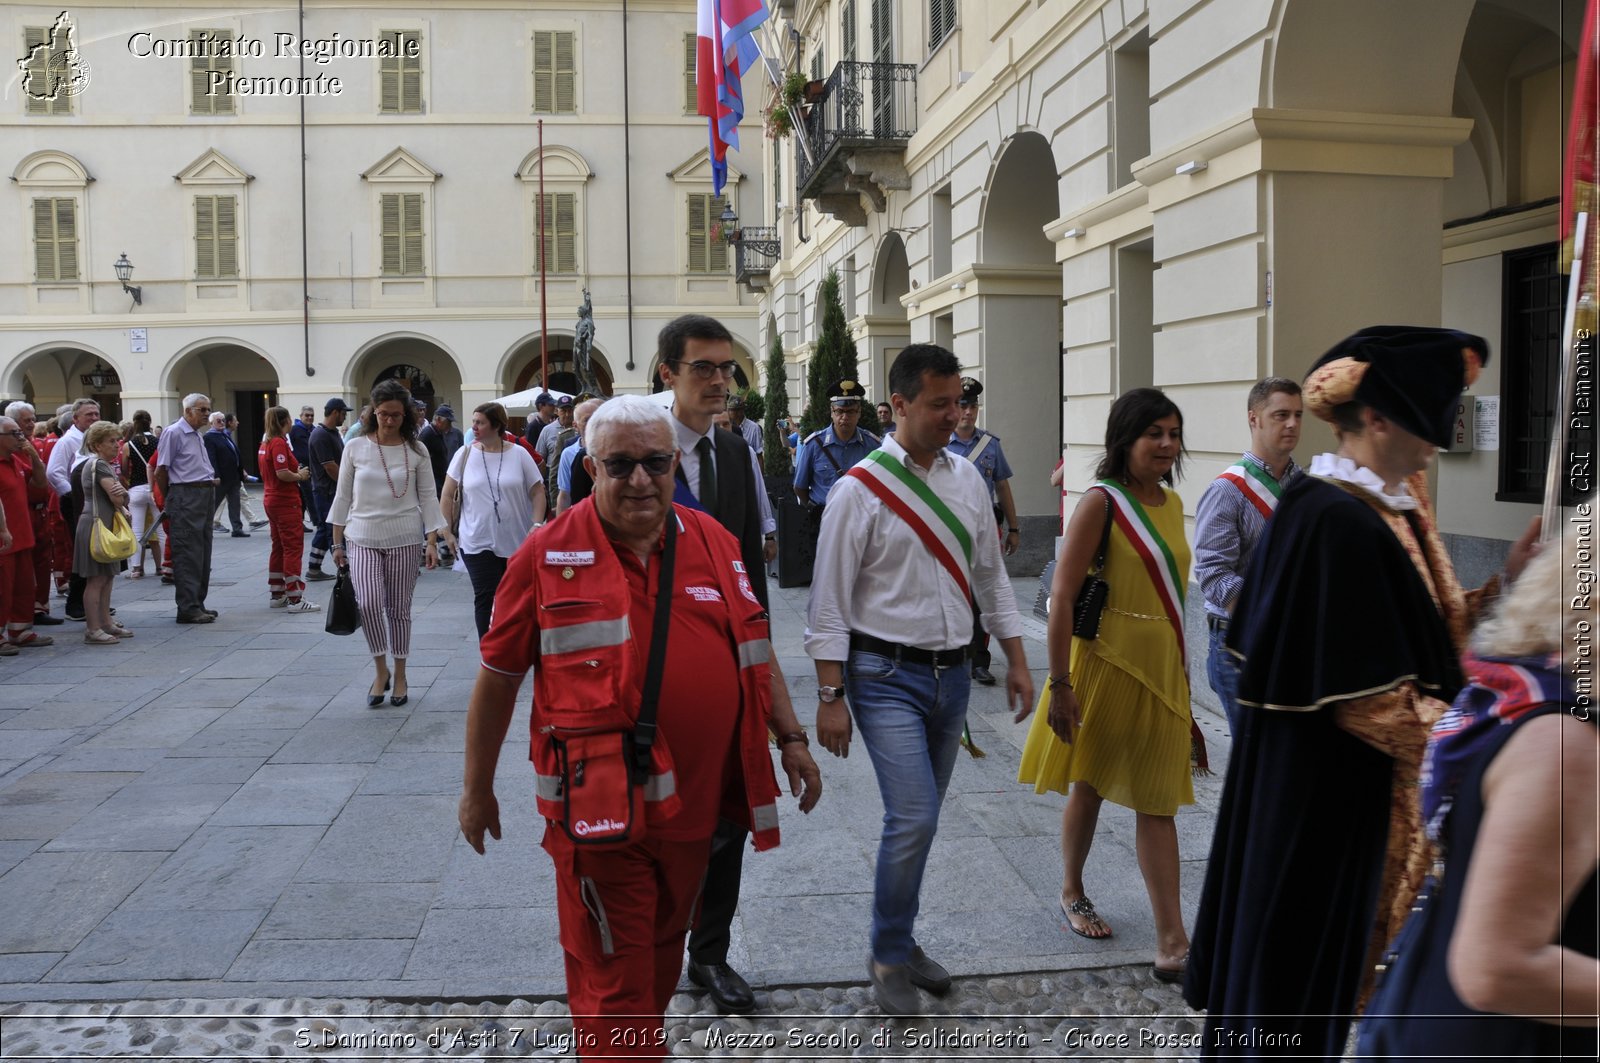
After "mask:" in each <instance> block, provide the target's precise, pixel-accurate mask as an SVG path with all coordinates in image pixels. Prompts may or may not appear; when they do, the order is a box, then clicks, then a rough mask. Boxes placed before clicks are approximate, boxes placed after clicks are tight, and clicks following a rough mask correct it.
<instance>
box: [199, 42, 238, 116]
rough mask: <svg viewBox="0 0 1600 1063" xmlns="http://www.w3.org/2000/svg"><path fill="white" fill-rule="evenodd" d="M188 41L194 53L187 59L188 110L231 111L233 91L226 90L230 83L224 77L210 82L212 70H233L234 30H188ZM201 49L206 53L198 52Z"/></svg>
mask: <svg viewBox="0 0 1600 1063" xmlns="http://www.w3.org/2000/svg"><path fill="white" fill-rule="evenodd" d="M189 41H190V43H191V44H193V45H194V50H195V52H196V54H195V55H194V56H193V57H191V58H190V60H189V113H190V114H232V113H233V93H232V92H229V91H227V89H228V88H230V87H231V86H229V84H228V82H227V79H226V78H218V79H216V81H215V84H213V79H212V73H213V72H214V71H216V72H220V73H223V74H232V73H233V72H234V67H233V55H232V52H231V49H232V46H233V31H231V30H190V31H189ZM202 45H203V47H202ZM202 52H203V53H205V54H199V53H202ZM218 53H226V54H218Z"/></svg>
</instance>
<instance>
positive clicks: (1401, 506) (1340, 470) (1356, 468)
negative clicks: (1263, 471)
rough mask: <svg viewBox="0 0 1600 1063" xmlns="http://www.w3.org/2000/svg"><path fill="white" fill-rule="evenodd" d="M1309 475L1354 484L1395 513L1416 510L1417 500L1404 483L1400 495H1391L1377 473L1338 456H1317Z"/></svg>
mask: <svg viewBox="0 0 1600 1063" xmlns="http://www.w3.org/2000/svg"><path fill="white" fill-rule="evenodd" d="M1311 475H1312V476H1320V477H1322V478H1323V479H1325V480H1343V481H1344V482H1345V483H1347V484H1354V485H1355V486H1357V487H1359V488H1361V490H1363V491H1365V492H1366V493H1367V494H1369V495H1372V496H1373V497H1374V498H1376V499H1377V500H1378V501H1379V502H1382V503H1383V504H1384V505H1385V506H1387V507H1388V508H1390V509H1392V510H1394V511H1395V512H1397V513H1400V512H1405V511H1406V510H1411V509H1416V508H1417V500H1416V498H1415V497H1413V496H1412V494H1411V489H1410V488H1409V487H1407V486H1406V485H1405V483H1404V482H1401V484H1400V493H1399V494H1395V495H1391V494H1389V492H1388V490H1387V489H1386V488H1385V486H1384V483H1383V480H1381V479H1380V478H1379V477H1378V474H1377V473H1375V472H1373V471H1372V470H1371V469H1368V468H1364V467H1362V466H1360V465H1357V464H1356V463H1355V462H1353V461H1351V460H1350V459H1349V458H1345V457H1341V456H1340V455H1338V454H1318V455H1317V456H1316V457H1314V458H1312V459H1311Z"/></svg>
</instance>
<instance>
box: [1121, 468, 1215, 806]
mask: <svg viewBox="0 0 1600 1063" xmlns="http://www.w3.org/2000/svg"><path fill="white" fill-rule="evenodd" d="M1095 486H1096V487H1099V488H1102V489H1103V490H1104V491H1105V492H1106V494H1107V495H1108V496H1109V497H1110V499H1111V501H1112V503H1113V504H1112V507H1111V514H1112V518H1111V519H1112V520H1114V521H1116V522H1117V527H1119V528H1121V529H1122V534H1123V535H1124V536H1125V537H1126V538H1127V540H1128V543H1129V545H1131V546H1132V547H1133V552H1134V553H1136V554H1138V555H1139V560H1141V561H1143V562H1144V568H1145V571H1146V572H1147V573H1149V575H1150V582H1151V583H1152V584H1154V585H1155V588H1156V597H1158V598H1160V599H1161V606H1162V609H1163V610H1164V611H1165V612H1166V614H1167V621H1168V623H1170V624H1171V625H1172V634H1173V637H1175V638H1176V639H1177V640H1178V657H1179V659H1180V660H1182V661H1183V674H1184V675H1185V676H1187V675H1188V674H1189V647H1188V644H1187V643H1186V642H1185V641H1184V637H1183V599H1184V591H1185V584H1184V582H1183V580H1182V578H1180V576H1179V573H1178V562H1177V559H1176V558H1174V557H1173V556H1172V548H1171V547H1169V546H1168V545H1167V541H1166V540H1165V539H1163V538H1162V537H1161V533H1160V532H1158V531H1157V530H1156V526H1155V524H1153V523H1152V522H1151V520H1150V515H1149V514H1148V513H1146V512H1145V511H1144V507H1143V506H1141V505H1140V504H1139V500H1138V499H1136V498H1134V497H1133V496H1132V495H1130V494H1128V493H1127V492H1126V491H1124V490H1123V489H1122V485H1121V484H1119V483H1117V482H1116V481H1115V480H1101V481H1100V482H1098V483H1097V484H1095ZM1189 739H1190V760H1191V762H1192V764H1193V765H1194V771H1195V774H1197V775H1209V774H1210V773H1211V765H1210V762H1209V761H1208V760H1207V757H1206V740H1205V736H1204V735H1203V734H1201V733H1200V724H1199V722H1198V721H1197V720H1195V719H1194V714H1193V713H1190V715H1189Z"/></svg>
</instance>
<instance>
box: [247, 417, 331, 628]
mask: <svg viewBox="0 0 1600 1063" xmlns="http://www.w3.org/2000/svg"><path fill="white" fill-rule="evenodd" d="M292 423H293V421H292V419H291V418H290V417H289V411H288V410H286V409H284V408H283V407H282V406H274V407H272V409H270V410H268V411H267V438H266V439H264V440H263V441H262V443H261V449H259V450H258V451H256V468H257V469H258V470H259V471H260V473H261V487H262V494H263V496H264V502H265V507H266V510H267V523H268V524H269V525H270V526H271V528H272V552H271V553H270V554H269V555H268V557H267V593H268V594H270V595H271V596H272V600H271V601H270V602H268V603H267V604H268V605H269V606H271V607H272V608H273V609H283V610H285V611H287V612H291V613H315V612H317V611H319V610H320V609H321V608H322V607H321V606H320V605H318V604H317V603H316V602H313V601H311V600H310V599H309V598H306V597H305V592H306V581H305V580H304V579H302V578H301V577H300V557H301V555H302V554H303V553H304V551H305V545H306V526H305V525H304V524H302V523H301V522H300V485H301V484H303V483H305V482H306V481H308V480H310V479H311V470H310V469H309V468H302V467H301V465H300V462H299V461H298V460H297V459H296V458H295V456H294V450H293V448H291V447H290V446H289V427H290V425H291V424H292Z"/></svg>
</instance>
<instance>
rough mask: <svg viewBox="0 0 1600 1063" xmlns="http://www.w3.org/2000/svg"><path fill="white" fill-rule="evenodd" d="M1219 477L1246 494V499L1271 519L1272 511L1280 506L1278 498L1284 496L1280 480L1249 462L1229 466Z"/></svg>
mask: <svg viewBox="0 0 1600 1063" xmlns="http://www.w3.org/2000/svg"><path fill="white" fill-rule="evenodd" d="M1218 479H1221V480H1226V481H1228V482H1229V483H1231V484H1232V485H1233V486H1235V487H1237V488H1238V489H1239V493H1240V494H1242V495H1244V497H1245V501H1247V502H1249V503H1250V504H1251V505H1252V506H1255V507H1256V509H1258V510H1260V511H1261V515H1262V516H1263V517H1266V518H1268V519H1271V517H1272V511H1273V510H1275V509H1277V508H1278V499H1280V498H1282V497H1283V488H1282V487H1281V486H1279V484H1278V481H1276V480H1274V479H1273V478H1272V477H1270V476H1268V475H1267V474H1266V473H1264V472H1262V471H1261V470H1260V469H1258V468H1257V467H1256V466H1254V465H1251V464H1250V463H1249V462H1240V463H1239V464H1237V465H1230V466H1228V467H1227V468H1226V469H1224V470H1223V472H1222V475H1221V476H1220V477H1218Z"/></svg>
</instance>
